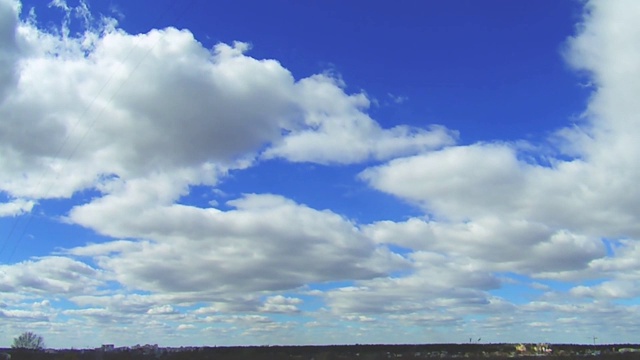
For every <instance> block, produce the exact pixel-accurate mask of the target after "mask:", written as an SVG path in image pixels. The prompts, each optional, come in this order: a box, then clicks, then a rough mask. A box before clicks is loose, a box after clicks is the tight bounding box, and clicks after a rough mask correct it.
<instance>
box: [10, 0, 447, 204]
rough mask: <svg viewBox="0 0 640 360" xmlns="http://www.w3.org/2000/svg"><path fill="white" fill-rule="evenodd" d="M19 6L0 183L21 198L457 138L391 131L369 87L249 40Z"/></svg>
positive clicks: (378, 154) (377, 154) (13, 25)
mask: <svg viewBox="0 0 640 360" xmlns="http://www.w3.org/2000/svg"><path fill="white" fill-rule="evenodd" d="M18 9H19V6H18V4H16V3H13V2H10V1H8V0H5V1H3V2H2V3H1V4H0V16H2V18H3V19H5V20H6V21H3V22H2V24H3V25H2V27H1V28H0V61H1V63H0V64H2V65H3V66H2V69H3V70H2V74H0V80H1V84H2V89H7V87H8V86H12V91H11V92H9V93H7V95H6V96H5V99H4V102H3V106H2V108H0V117H1V118H2V119H3V121H2V123H1V124H0V142H1V143H2V145H1V146H0V155H2V159H3V161H2V162H1V163H0V168H1V169H2V172H1V173H2V175H1V176H0V180H2V181H1V183H2V185H1V186H0V190H2V191H4V192H6V193H8V194H10V195H11V196H14V197H31V198H50V197H69V196H71V195H72V194H73V193H74V192H76V191H79V190H82V189H85V188H92V187H95V186H99V185H100V184H101V183H102V182H103V180H104V179H105V178H113V177H117V178H119V179H122V180H124V181H128V180H132V179H139V178H148V177H155V178H157V177H159V176H162V175H167V174H175V173H179V174H181V176H180V177H181V179H180V180H181V182H178V183H177V184H175V187H177V188H181V187H183V186H184V184H185V183H186V184H215V183H216V181H217V179H218V175H219V174H221V173H224V172H225V171H226V170H228V169H230V168H243V167H246V166H248V165H249V164H250V163H251V162H252V161H253V159H254V158H255V156H256V155H257V154H258V153H259V152H260V151H261V150H262V149H265V148H266V149H267V150H266V152H265V156H266V157H284V158H287V159H293V160H295V161H312V162H313V161H315V162H320V163H328V162H358V161H363V160H367V159H370V158H388V157H390V156H393V155H394V154H406V153H415V152H420V151H424V150H428V149H433V148H438V147H440V146H442V145H444V144H449V143H451V142H452V141H453V138H452V135H451V133H450V132H449V131H447V130H446V129H444V128H442V127H432V128H431V129H418V128H410V127H406V126H400V127H396V128H393V129H382V128H381V127H380V126H379V125H378V123H376V122H375V121H374V120H373V119H371V118H370V117H369V116H368V115H367V114H366V113H365V112H364V111H365V110H366V105H367V104H368V102H369V100H368V99H367V98H366V96H364V95H363V94H354V95H349V94H347V93H346V92H345V91H344V89H343V87H342V84H341V83H340V82H339V81H338V80H336V79H335V78H333V77H331V76H330V75H327V74H318V75H313V76H311V77H309V78H304V79H300V80H297V81H296V80H295V79H294V77H293V76H292V75H291V73H290V72H289V71H288V70H287V69H286V68H284V67H283V66H282V65H281V64H280V63H278V62H277V61H275V60H270V59H264V60H259V59H255V58H252V57H250V56H247V55H245V53H246V51H248V49H249V46H248V45H247V44H246V43H240V42H236V43H234V44H232V45H228V44H218V45H216V46H215V47H214V48H213V49H211V50H208V49H205V48H204V47H203V46H202V44H200V43H199V42H198V41H196V39H195V38H194V37H193V34H191V33H190V32H189V31H186V30H177V29H175V28H166V29H161V30H152V31H150V32H148V33H145V34H139V35H131V34H128V33H126V32H124V31H122V30H119V29H117V27H116V26H114V23H113V21H111V22H109V21H106V22H105V23H103V24H102V25H101V26H100V27H98V28H95V29H94V28H92V27H89V28H88V29H87V31H85V32H84V33H82V34H80V35H78V36H75V37H74V36H71V35H70V34H69V33H68V32H69V31H68V29H66V30H65V29H63V31H62V35H56V34H51V33H47V32H44V31H42V30H40V29H38V28H37V27H36V25H34V22H19V21H18V17H17V11H18ZM65 9H66V8H65ZM80 10H82V11H81V12H82V13H86V11H87V9H86V6H85V7H84V8H83V9H80ZM66 11H71V10H70V9H66ZM85 17H86V16H85ZM86 21H90V18H88V19H87V20H86ZM89 25H92V24H88V25H87V26H89ZM67 26H68V25H67ZM14 75H15V76H14ZM14 77H15V79H14ZM14 80H15V81H14ZM3 92H5V91H3ZM283 134H284V135H283ZM309 136H310V137H312V139H311V140H313V141H309V142H307V141H304V144H297V143H298V142H299V140H296V139H300V138H306V137H309ZM34 139H37V141H34ZM328 140H331V141H328ZM270 144H273V147H270ZM303 147H308V149H305V148H303ZM311 150H313V151H311ZM315 153H317V154H318V155H315Z"/></svg>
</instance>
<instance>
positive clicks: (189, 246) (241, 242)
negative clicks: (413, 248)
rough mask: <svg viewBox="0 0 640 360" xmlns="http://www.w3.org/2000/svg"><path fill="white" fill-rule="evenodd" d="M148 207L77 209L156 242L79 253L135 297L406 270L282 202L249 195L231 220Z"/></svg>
mask: <svg viewBox="0 0 640 360" xmlns="http://www.w3.org/2000/svg"><path fill="white" fill-rule="evenodd" d="M140 199H142V200H140ZM145 199H146V198H145V196H144V195H141V196H138V197H136V196H119V195H115V194H112V195H108V196H105V197H103V198H101V199H100V200H98V201H95V202H93V203H91V204H88V205H84V206H79V207H76V208H75V209H74V210H73V211H72V212H71V215H70V219H71V220H72V221H74V222H76V223H78V224H81V225H83V226H86V227H91V228H93V229H96V230H97V231H99V232H101V233H103V234H105V235H109V236H114V237H128V238H139V239H151V240H149V241H139V242H138V243H137V244H136V246H133V245H131V246H129V244H125V245H126V246H124V247H123V248H124V249H126V251H123V252H121V253H115V254H114V253H113V252H112V251H113V250H114V249H117V248H118V247H119V246H113V247H112V246H104V248H103V250H104V253H103V254H99V252H98V250H99V249H100V248H99V247H96V246H95V245H89V249H88V250H87V249H84V248H83V247H80V248H76V249H71V250H70V253H73V254H92V255H94V256H95V258H96V261H97V263H98V264H99V265H100V267H101V268H102V269H105V270H107V271H109V272H112V273H113V274H114V276H116V278H117V280H118V281H119V282H120V283H121V284H123V285H126V286H128V287H130V288H133V289H140V290H147V291H161V292H168V293H172V292H176V293H193V294H194V295H193V296H194V297H195V298H199V297H202V296H205V297H206V296H209V297H210V296H213V295H216V294H217V296H220V295H221V294H234V293H236V294H240V293H251V292H254V291H277V290H284V289H294V288H297V287H300V286H303V285H305V284H307V283H310V282H324V281H336V280H346V279H367V278H372V277H376V276H382V275H384V274H386V273H388V272H389V271H393V270H395V269H398V268H402V267H403V266H405V265H406V264H405V262H404V260H403V259H402V258H401V257H400V256H397V255H394V254H392V253H391V252H389V251H388V250H387V249H385V248H384V247H377V246H375V244H374V243H373V242H372V241H371V240H370V239H368V238H367V237H365V236H364V235H363V234H362V233H361V232H360V230H359V229H358V228H357V227H356V226H355V225H354V224H352V223H351V222H349V221H348V220H346V219H344V218H343V217H341V216H339V215H337V214H335V213H332V212H330V211H318V210H314V209H311V208H309V207H306V206H304V205H299V204H296V203H294V202H293V201H291V200H288V199H285V198H283V197H280V196H276V195H246V196H245V197H243V198H241V199H236V200H233V201H230V202H229V203H228V204H229V205H231V206H234V207H235V208H236V209H235V210H231V211H226V212H224V211H220V210H217V209H214V208H208V209H201V208H196V207H191V206H187V205H178V204H173V205H166V206H155V207H148V206H147V205H148V202H146V200H145ZM121 244H122V243H121V242H118V243H116V245H121ZM198 294H199V295H198ZM206 294H209V295H206Z"/></svg>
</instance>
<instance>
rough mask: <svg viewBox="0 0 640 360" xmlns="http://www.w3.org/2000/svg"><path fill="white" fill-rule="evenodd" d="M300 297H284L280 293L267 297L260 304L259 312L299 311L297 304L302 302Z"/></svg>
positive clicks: (286, 312) (287, 312)
mask: <svg viewBox="0 0 640 360" xmlns="http://www.w3.org/2000/svg"><path fill="white" fill-rule="evenodd" d="M302 302H303V301H302V299H298V298H293V297H284V296H282V295H276V296H270V297H268V298H267V299H266V300H265V301H264V304H262V306H260V309H259V310H260V311H261V312H266V313H281V314H291V313H297V312H300V309H299V308H298V305H300V304H302Z"/></svg>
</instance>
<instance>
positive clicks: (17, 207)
mask: <svg viewBox="0 0 640 360" xmlns="http://www.w3.org/2000/svg"><path fill="white" fill-rule="evenodd" d="M34 205H35V202H34V201H29V200H25V199H14V200H12V201H9V202H5V203H0V217H3V216H16V215H22V214H24V213H28V212H30V211H31V209H33V206H34Z"/></svg>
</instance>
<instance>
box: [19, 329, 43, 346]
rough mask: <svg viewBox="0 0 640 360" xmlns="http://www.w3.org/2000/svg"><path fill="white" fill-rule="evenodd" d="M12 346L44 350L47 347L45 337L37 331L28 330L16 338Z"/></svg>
mask: <svg viewBox="0 0 640 360" xmlns="http://www.w3.org/2000/svg"><path fill="white" fill-rule="evenodd" d="M11 347H12V348H14V349H24V350H42V349H44V347H45V345H44V338H43V337H42V336H40V335H38V334H36V333H33V332H31V331H27V332H24V333H22V334H20V336H18V337H17V338H14V339H13V344H11Z"/></svg>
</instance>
